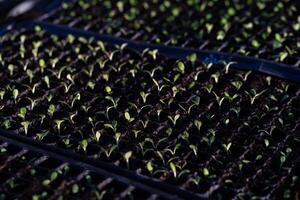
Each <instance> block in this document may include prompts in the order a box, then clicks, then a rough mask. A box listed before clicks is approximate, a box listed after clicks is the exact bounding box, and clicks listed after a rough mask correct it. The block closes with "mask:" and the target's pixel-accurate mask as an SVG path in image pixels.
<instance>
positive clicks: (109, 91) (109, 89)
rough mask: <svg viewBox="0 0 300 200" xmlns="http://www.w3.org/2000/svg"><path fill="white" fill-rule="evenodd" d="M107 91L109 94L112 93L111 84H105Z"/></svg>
mask: <svg viewBox="0 0 300 200" xmlns="http://www.w3.org/2000/svg"><path fill="white" fill-rule="evenodd" d="M105 92H107V93H108V94H111V93H112V90H111V88H110V87H109V86H105Z"/></svg>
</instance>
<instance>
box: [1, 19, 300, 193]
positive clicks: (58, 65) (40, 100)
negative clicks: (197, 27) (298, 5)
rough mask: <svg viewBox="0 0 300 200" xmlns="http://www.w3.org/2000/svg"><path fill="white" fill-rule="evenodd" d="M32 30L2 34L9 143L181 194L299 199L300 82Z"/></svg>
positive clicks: (59, 30) (3, 120) (194, 54)
mask: <svg viewBox="0 0 300 200" xmlns="http://www.w3.org/2000/svg"><path fill="white" fill-rule="evenodd" d="M37 23H38V22H34V24H35V25H36V24H37ZM39 25H41V26H35V27H34V28H33V27H31V26H27V27H24V28H18V29H13V30H8V32H7V33H6V34H5V35H4V36H2V37H1V38H2V39H1V40H2V45H1V68H2V69H1V72H0V73H1V81H0V85H1V86H4V87H1V93H0V94H1V96H0V97H1V98H0V108H1V114H0V118H1V128H2V129H6V130H9V131H11V134H13V133H15V134H17V135H16V136H15V135H14V137H15V140H16V139H18V138H19V137H18V135H22V136H25V137H26V138H28V139H31V140H34V141H38V142H39V143H42V144H44V145H49V146H52V147H54V148H55V149H60V151H62V150H65V151H66V152H72V155H73V156H74V157H77V155H81V156H83V157H86V159H88V160H85V159H84V160H85V161H83V162H88V161H89V162H91V161H90V160H93V161H95V160H96V161H101V162H103V163H108V164H109V166H112V167H111V168H112V169H115V171H114V173H116V174H123V171H122V170H125V171H126V173H125V174H123V175H124V176H125V177H127V178H130V180H132V181H133V180H139V182H142V183H143V184H145V185H147V186H148V187H151V188H155V189H159V188H164V190H166V191H167V192H168V194H172V192H174V193H173V194H174V195H175V196H177V197H178V198H217V197H218V196H222V197H223V198H234V197H235V198H238V197H245V198H249V197H253V196H257V197H265V198H273V197H274V198H275V197H278V198H281V197H287V196H293V195H296V192H297V189H296V187H298V186H299V181H298V177H299V173H298V169H299V135H298V134H297V133H299V128H300V127H299V124H300V122H299V114H300V112H299V98H300V96H299V93H300V92H299V84H296V83H292V82H288V81H284V80H281V79H278V78H276V77H271V76H267V75H263V74H260V73H258V72H255V71H253V72H251V71H247V70H246V69H247V68H244V67H242V68H243V69H244V71H239V70H236V69H235V68H233V67H232V66H231V64H230V62H225V63H224V64H223V65H222V64H221V62H216V63H215V62H208V61H207V60H206V62H200V61H199V60H203V59H202V58H203V57H201V56H202V54H200V53H199V51H190V52H189V51H186V50H178V49H176V51H177V52H179V53H178V55H181V57H180V56H178V55H177V54H176V56H174V55H173V56H168V54H169V55H170V51H169V50H170V49H169V48H166V49H168V51H165V52H164V51H163V49H158V50H155V49H153V46H149V48H147V47H146V46H141V45H136V43H127V45H126V44H123V45H121V42H120V41H117V42H118V43H119V45H118V46H115V45H112V44H116V40H112V41H109V40H107V39H105V38H104V39H105V40H104V41H103V42H102V41H100V40H99V38H96V37H94V38H90V36H92V35H91V34H90V33H85V34H84V33H83V32H80V31H76V32H75V31H72V30H71V29H62V27H57V26H55V29H53V28H51V27H54V26H50V25H49V26H46V25H45V24H42V23H40V24H39ZM41 27H42V28H41ZM68 31H70V32H68ZM68 33H69V34H68ZM73 33H76V34H73ZM77 33H78V34H77ZM79 33H81V34H79ZM72 34H73V35H72ZM99 37H102V36H99ZM108 39H109V38H108ZM110 42H111V43H110ZM134 45H136V46H134ZM25 47H26V48H25ZM143 47H144V48H143ZM24 49H25V50H24ZM26 49H32V50H31V51H26ZM160 50H162V54H160ZM16 52H18V53H16ZM187 52H189V53H190V54H188V53H187ZM207 55H209V54H205V56H207ZM216 55H220V54H216ZM177 56H178V57H177ZM198 56H199V58H200V59H199V58H198ZM219 61H220V59H219ZM263 62H265V61H263ZM254 64H255V63H254ZM238 65H239V63H237V64H236V66H238ZM249 66H250V67H251V65H250V64H249ZM295 72H296V71H295ZM8 135H9V134H8ZM49 151H50V152H52V151H54V150H53V149H52V150H49ZM81 159H82V158H81ZM81 159H80V160H81ZM113 166H114V167H116V168H114V167H113ZM98 167H99V166H98ZM101 167H103V165H101ZM118 170H119V172H118ZM127 172H128V173H127ZM132 172H135V173H136V175H135V176H132ZM145 177H151V178H150V179H146V178H145ZM153 179H154V180H156V181H154V180H153ZM155 183H156V184H157V186H155ZM165 184H169V186H168V187H167V186H166V185H165ZM173 186H177V187H179V188H180V189H178V190H177V191H176V190H174V187H173Z"/></svg>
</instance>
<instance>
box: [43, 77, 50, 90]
mask: <svg viewBox="0 0 300 200" xmlns="http://www.w3.org/2000/svg"><path fill="white" fill-rule="evenodd" d="M43 80H44V81H45V83H46V85H47V88H50V79H49V76H45V77H44V78H43Z"/></svg>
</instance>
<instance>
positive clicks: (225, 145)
mask: <svg viewBox="0 0 300 200" xmlns="http://www.w3.org/2000/svg"><path fill="white" fill-rule="evenodd" d="M231 144H232V143H231V142H229V143H228V144H223V147H224V149H225V150H226V151H229V149H230V147H231Z"/></svg>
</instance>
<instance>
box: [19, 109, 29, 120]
mask: <svg viewBox="0 0 300 200" xmlns="http://www.w3.org/2000/svg"><path fill="white" fill-rule="evenodd" d="M26 113H27V109H26V107H22V108H20V110H19V113H18V116H19V117H21V118H22V120H24V119H25V116H26Z"/></svg>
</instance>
